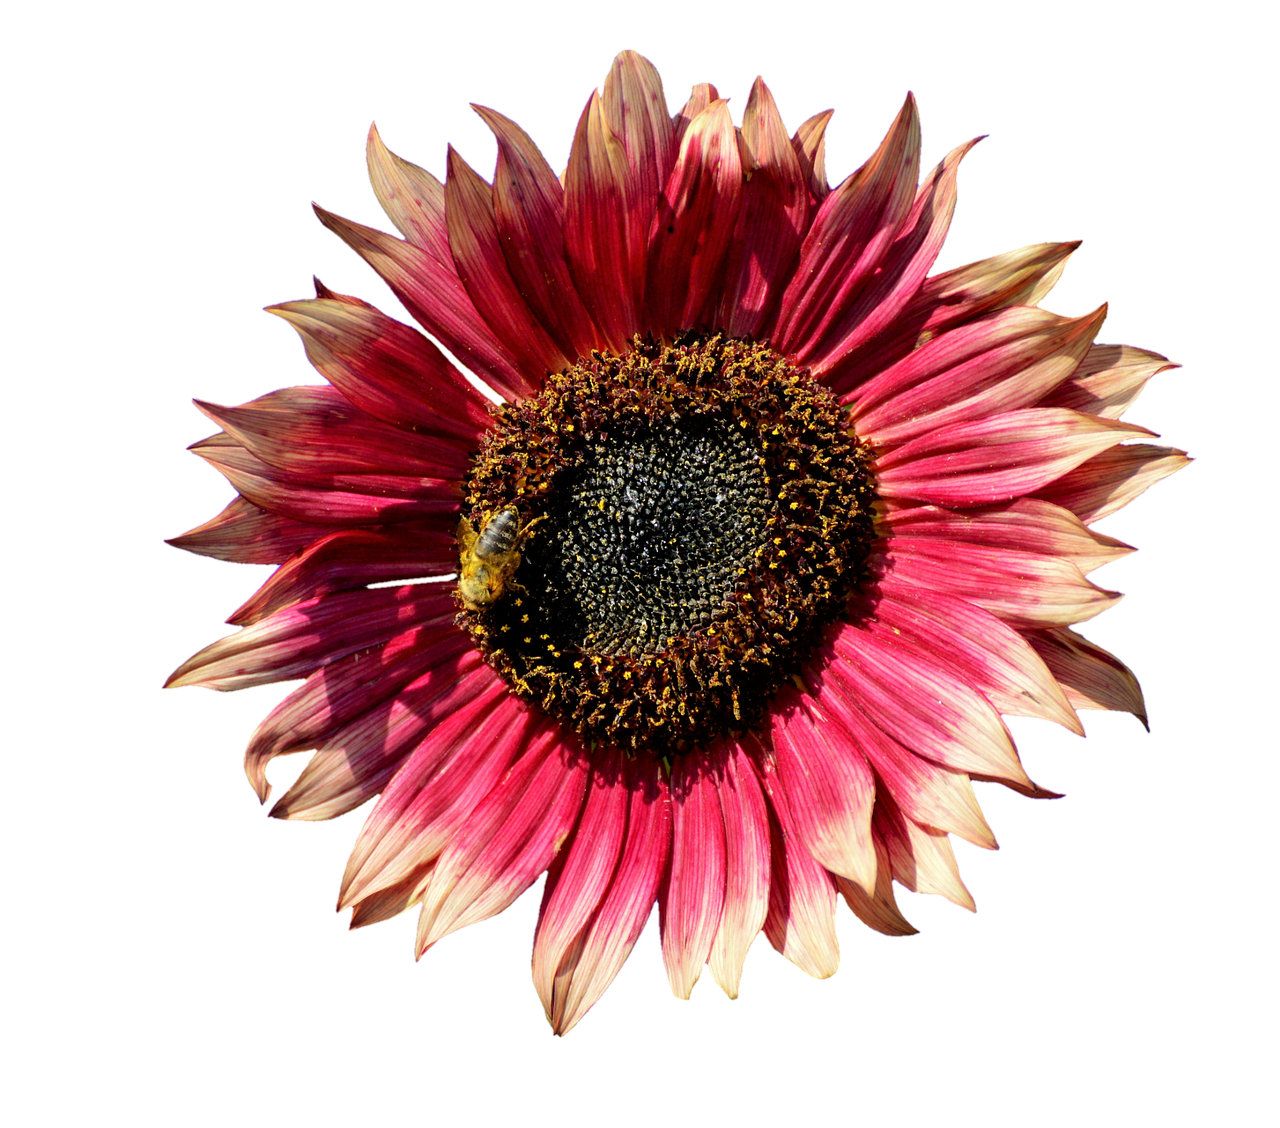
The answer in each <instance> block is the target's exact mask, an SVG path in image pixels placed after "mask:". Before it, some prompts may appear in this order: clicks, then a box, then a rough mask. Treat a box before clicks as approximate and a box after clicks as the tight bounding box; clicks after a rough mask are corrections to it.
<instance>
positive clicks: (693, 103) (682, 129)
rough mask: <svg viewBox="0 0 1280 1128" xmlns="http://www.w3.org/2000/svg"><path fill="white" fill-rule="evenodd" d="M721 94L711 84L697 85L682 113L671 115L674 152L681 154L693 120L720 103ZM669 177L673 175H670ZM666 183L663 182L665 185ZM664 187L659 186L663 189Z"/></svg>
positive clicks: (701, 83) (682, 108)
mask: <svg viewBox="0 0 1280 1128" xmlns="http://www.w3.org/2000/svg"><path fill="white" fill-rule="evenodd" d="M719 99H720V94H719V93H718V92H717V90H716V88H715V87H714V86H712V85H711V83H709V82H699V83H695V84H694V87H693V89H692V90H691V91H690V92H689V100H688V101H687V102H686V103H685V104H684V105H683V106H682V107H681V109H680V112H679V113H676V114H672V115H671V130H672V132H671V142H672V152H673V153H679V152H680V146H681V144H682V143H683V142H684V135H685V134H686V133H687V132H688V131H689V126H690V125H691V124H692V122H693V119H694V118H696V117H697V116H698V115H699V114H701V113H703V112H704V111H705V110H706V109H707V107H708V106H710V105H711V103H712V102H716V101H719ZM667 175H668V176H670V175H671V174H670V173H668V174H667ZM665 183H666V181H663V184H665ZM661 187H662V185H659V188H661Z"/></svg>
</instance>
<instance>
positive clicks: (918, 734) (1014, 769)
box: [827, 620, 1031, 784]
mask: <svg viewBox="0 0 1280 1128" xmlns="http://www.w3.org/2000/svg"><path fill="white" fill-rule="evenodd" d="M831 644H832V647H833V649H834V651H835V653H836V654H837V655H838V656H839V657H840V658H841V659H844V661H834V662H832V663H831V664H830V665H829V666H827V669H828V670H829V671H830V673H831V674H832V675H834V676H837V677H839V678H840V679H841V680H842V681H843V682H844V684H845V685H847V686H848V687H849V689H850V692H849V697H850V698H851V699H852V700H854V701H856V702H857V703H858V706H859V707H860V708H861V709H862V710H864V711H865V712H866V713H867V715H868V716H869V717H870V718H871V719H872V720H873V721H874V722H875V723H876V725H877V726H878V727H879V728H881V729H882V730H883V731H884V732H887V733H888V734H889V735H890V736H892V737H894V738H895V739H896V740H898V741H899V742H901V743H902V744H903V745H905V746H906V747H907V748H909V749H911V750H912V751H914V752H917V753H918V754H919V755H922V756H926V757H928V758H929V759H931V760H933V761H935V762H936V763H939V764H941V765H943V766H944V767H948V768H953V769H955V770H957V771H962V772H968V771H975V772H981V773H982V774H983V775H991V776H998V777H999V778H1001V779H1011V780H1015V781H1016V782H1018V783H1025V784H1029V783H1030V782H1031V781H1030V780H1029V779H1027V776H1026V773H1025V772H1024V771H1023V770H1022V765H1021V764H1020V763H1019V762H1018V753H1017V751H1016V750H1015V748H1014V746H1013V740H1012V738H1011V737H1010V736H1009V731H1008V729H1006V728H1005V726H1004V722H1003V721H1001V720H1000V714H999V713H997V712H996V711H995V709H993V708H992V707H991V704H990V702H988V701H987V699H986V698H985V697H983V696H982V695H981V694H980V693H978V692H977V691H976V690H974V689H973V688H971V687H970V686H969V685H968V684H967V683H965V682H964V681H962V680H961V679H960V678H959V677H957V676H956V675H955V674H953V673H951V672H950V671H949V670H948V669H946V668H944V667H943V666H941V665H939V664H937V663H935V662H934V660H933V659H932V657H931V656H930V655H928V654H927V653H926V652H925V651H924V650H922V649H921V648H919V647H917V646H915V645H914V644H912V643H909V642H908V641H907V640H906V639H905V638H903V637H902V636H900V635H897V634H894V633H893V631H892V630H891V629H890V628H888V627H886V626H884V625H883V624H880V623H877V622H875V621H874V620H873V621H870V622H862V623H845V624H843V625H842V626H841V627H840V628H839V630H837V631H836V633H835V634H834V635H833V636H832V640H831Z"/></svg>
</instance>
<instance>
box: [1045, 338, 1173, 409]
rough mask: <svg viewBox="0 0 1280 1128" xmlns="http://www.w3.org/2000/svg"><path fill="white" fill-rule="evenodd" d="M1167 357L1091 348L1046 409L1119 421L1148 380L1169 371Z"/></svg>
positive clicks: (1114, 348) (1118, 347) (1109, 347)
mask: <svg viewBox="0 0 1280 1128" xmlns="http://www.w3.org/2000/svg"><path fill="white" fill-rule="evenodd" d="M1177 367H1178V365H1176V364H1174V363H1173V362H1172V361H1171V360H1169V358H1168V357H1165V356H1161V355H1160V354H1159V353H1154V352H1148V351H1147V350H1146V349H1135V348H1132V347H1131V346H1129V345H1094V346H1093V347H1092V348H1091V349H1090V350H1089V352H1088V354H1087V355H1086V356H1085V358H1084V360H1082V361H1081V362H1080V367H1079V368H1077V369H1076V370H1075V372H1074V373H1072V375H1071V379H1070V380H1067V381H1066V382H1065V383H1062V384H1060V385H1058V387H1057V388H1055V389H1054V390H1053V392H1052V393H1050V395H1048V396H1047V397H1046V398H1045V400H1044V405H1045V406H1046V407H1069V408H1071V410H1072V411H1083V412H1085V413H1086V414H1088V415H1101V416H1103V417H1104V418H1106V419H1119V418H1120V416H1121V415H1123V414H1124V413H1125V412H1126V411H1127V410H1128V409H1129V408H1130V407H1132V406H1133V401H1134V400H1136V399H1137V398H1138V394H1139V393H1140V392H1141V391H1142V389H1143V388H1144V387H1145V386H1146V383H1147V381H1148V380H1150V379H1151V377H1152V376H1155V375H1156V374H1157V373H1160V372H1164V371H1165V370H1166V369H1169V368H1177Z"/></svg>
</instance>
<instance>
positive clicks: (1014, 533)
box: [877, 497, 1133, 575]
mask: <svg viewBox="0 0 1280 1128" xmlns="http://www.w3.org/2000/svg"><path fill="white" fill-rule="evenodd" d="M877 530H878V531H879V532H880V533H881V535H883V536H892V537H901V538H903V540H902V543H903V544H907V543H908V540H909V539H912V538H916V537H924V538H929V539H935V538H936V539H941V540H946V541H965V542H966V543H968V544H981V545H988V546H990V547H992V548H1012V549H1019V550H1021V551H1024V552H1038V553H1040V554H1042V555H1044V556H1065V557H1067V558H1069V559H1070V560H1071V562H1072V563H1074V564H1075V565H1076V566H1077V567H1078V568H1079V569H1080V571H1082V572H1084V573H1085V574H1086V575H1087V574H1088V573H1089V572H1092V571H1093V570H1094V569H1095V568H1100V567H1101V566H1102V565H1103V564H1109V563H1110V562H1111V561H1112V560H1118V559H1119V558H1120V557H1122V556H1126V555H1128V554H1129V553H1130V552H1132V551H1133V548H1132V547H1131V546H1129V545H1127V544H1125V543H1124V542H1123V541H1118V540H1116V539H1114V538H1113V537H1108V536H1104V535H1103V534H1102V533H1097V532H1094V531H1093V530H1092V529H1090V528H1088V527H1087V526H1086V525H1085V524H1084V522H1083V521H1081V520H1080V518H1079V517H1077V516H1076V515H1075V514H1074V513H1072V512H1071V511H1070V510H1069V509H1063V508H1062V507H1061V506H1060V505H1053V504H1052V503H1050V502H1047V501H1042V500H1041V499H1040V498H1035V497H1020V498H1017V499H1016V500H1015V501H1009V502H1005V503H1003V504H1000V505H992V506H984V507H982V508H974V509H943V508H940V507H938V506H933V505H922V506H917V507H912V508H909V509H899V510H894V511H892V512H889V513H886V514H884V515H882V516H881V517H880V518H878V520H877Z"/></svg>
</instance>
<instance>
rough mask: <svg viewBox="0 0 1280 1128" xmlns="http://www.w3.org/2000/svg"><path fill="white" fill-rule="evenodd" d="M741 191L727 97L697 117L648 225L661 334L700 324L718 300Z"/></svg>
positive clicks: (652, 306) (656, 324) (655, 316)
mask: <svg viewBox="0 0 1280 1128" xmlns="http://www.w3.org/2000/svg"><path fill="white" fill-rule="evenodd" d="M741 199H742V162H741V159H740V156H739V152H738V141H737V136H736V134H735V133H734V128H733V118H731V117H730V116H729V106H728V103H727V102H723V101H716V102H713V103H712V104H711V105H710V106H709V107H708V108H707V109H706V110H705V111H704V112H703V113H701V114H699V115H698V117H696V118H694V120H693V122H692V123H691V124H690V126H689V128H688V130H687V131H686V132H685V135H684V140H683V141H682V142H681V145H680V156H679V159H678V160H677V161H676V166H675V168H674V169H673V170H672V172H671V176H670V177H669V178H668V179H667V183H666V186H665V187H664V188H663V190H662V198H661V199H660V200H659V202H658V211H657V214H656V215H655V216H654V217H653V226H652V227H651V228H650V229H649V269H648V276H647V278H648V280H647V282H646V286H645V293H646V295H647V303H648V310H649V323H650V326H651V328H652V329H653V331H654V332H655V334H658V335H662V334H667V333H674V332H677V331H679V330H682V329H691V328H695V327H698V326H700V325H701V324H702V323H703V321H704V320H705V318H706V314H707V310H708V306H709V303H710V302H711V301H713V300H714V296H715V286H716V283H717V281H718V277H719V271H720V266H721V263H722V261H723V259H724V253H725V251H726V249H727V248H728V245H729V238H730V236H731V235H732V234H733V228H734V223H735V222H736V220H737V217H738V205H739V203H740V202H741Z"/></svg>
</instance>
